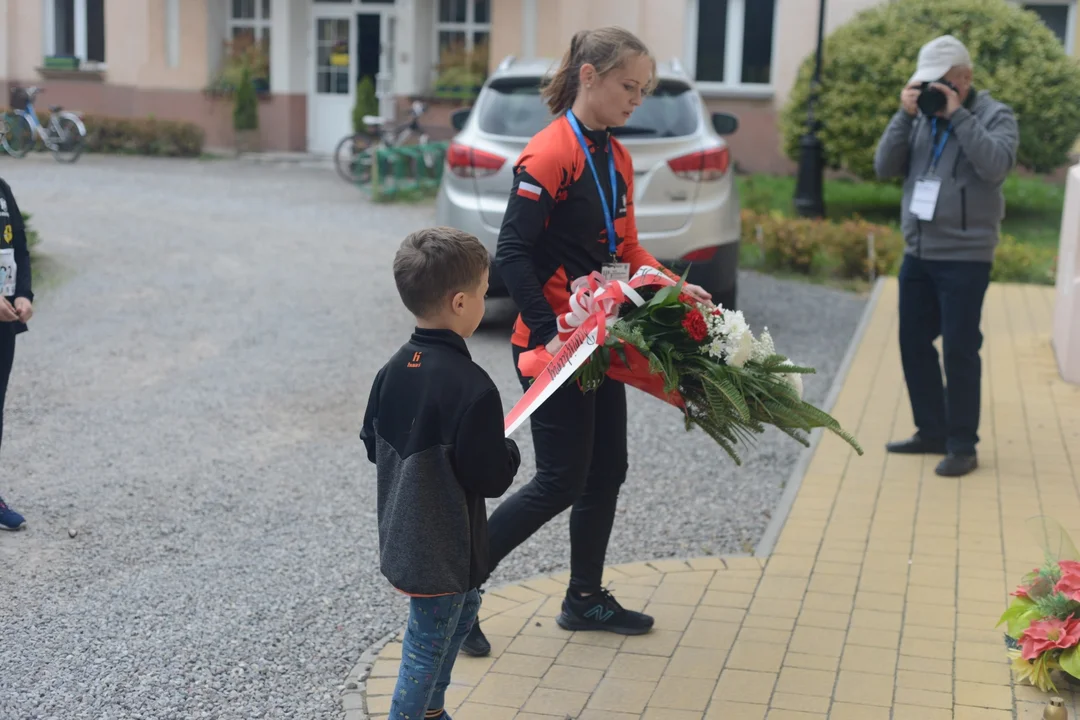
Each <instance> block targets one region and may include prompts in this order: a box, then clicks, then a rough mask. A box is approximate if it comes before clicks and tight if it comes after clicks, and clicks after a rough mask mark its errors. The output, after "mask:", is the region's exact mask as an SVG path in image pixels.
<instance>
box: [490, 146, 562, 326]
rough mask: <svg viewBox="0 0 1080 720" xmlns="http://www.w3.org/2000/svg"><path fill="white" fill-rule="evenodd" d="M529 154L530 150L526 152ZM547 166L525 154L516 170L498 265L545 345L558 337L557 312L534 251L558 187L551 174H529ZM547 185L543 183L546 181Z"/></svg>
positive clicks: (498, 250)
mask: <svg viewBox="0 0 1080 720" xmlns="http://www.w3.org/2000/svg"><path fill="white" fill-rule="evenodd" d="M526 153H528V150H526ZM534 161H535V162H536V164H537V165H542V164H548V163H544V162H543V160H542V159H541V158H539V157H537V156H535V155H533V156H529V157H527V156H526V155H524V154H523V155H522V158H521V159H520V160H519V162H518V165H517V167H516V168H515V175H514V185H513V187H512V188H511V190H510V202H509V203H508V204H507V206H506V214H505V215H504V216H503V223H502V229H501V231H500V232H499V244H498V248H497V250H496V252H495V264H496V265H497V266H498V268H499V273H500V274H501V275H502V278H503V281H504V282H505V283H506V287H507V289H508V290H509V292H510V296H511V297H512V298H513V299H514V302H515V303H516V304H517V306H518V308H519V309H520V310H521V318H522V320H524V321H525V324H526V325H527V326H528V327H529V329H530V330H531V331H532V338H533V341H534V343H533V344H534V345H546V344H547V343H548V342H549V341H550V340H551V339H552V338H554V337H555V335H556V334H557V329H556V328H557V326H556V322H555V311H554V310H552V308H551V303H550V302H548V300H547V298H546V297H545V296H544V291H543V287H542V285H541V284H540V278H539V276H538V273H537V269H536V264H535V259H534V258H535V252H536V250H535V248H536V244H537V242H538V241H539V240H540V238H541V236H543V234H544V231H545V229H546V228H547V223H548V218H549V216H550V215H551V210H552V208H554V207H555V193H556V192H557V190H558V186H557V185H555V186H554V187H551V186H550V185H551V181H550V178H551V177H552V176H553V173H551V172H537V173H536V175H533V174H532V173H531V172H529V166H530V165H531V164H533V162H534ZM545 178H546V179H547V180H548V181H547V182H544V179H545Z"/></svg>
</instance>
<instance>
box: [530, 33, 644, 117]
mask: <svg viewBox="0 0 1080 720" xmlns="http://www.w3.org/2000/svg"><path fill="white" fill-rule="evenodd" d="M628 55H647V56H649V57H650V58H651V57H652V56H651V55H650V53H649V49H648V48H647V47H645V43H643V42H641V40H639V39H638V38H637V37H636V36H635V35H634V34H633V33H631V32H630V31H629V30H624V29H622V28H620V27H604V28H599V29H597V30H580V31H578V32H577V33H575V34H574V37H573V38H572V39H571V40H570V48H569V49H568V50H567V51H566V53H565V54H564V55H563V58H562V62H561V63H560V64H559V69H558V70H556V71H555V74H554V75H552V76H551V78H550V79H548V80H547V81H546V82H545V83H544V85H543V88H542V89H541V96H542V97H543V98H544V101H545V102H546V103H547V106H548V108H549V109H550V110H551V114H552V115H559V114H562V113H564V112H566V111H567V110H569V109H570V108H571V107H572V106H573V104H574V100H575V99H577V95H578V91H579V90H580V89H581V67H582V66H583V65H592V66H593V67H595V68H596V72H597V74H598V75H600V76H601V77H603V76H604V75H607V74H608V73H609V72H611V71H612V70H614V69H615V68H617V67H620V66H621V65H622V64H623V62H624V61H625V59H626V57H627V56H628ZM655 65H656V63H655V61H653V66H654V68H655ZM654 75H655V72H654ZM654 82H655V81H654Z"/></svg>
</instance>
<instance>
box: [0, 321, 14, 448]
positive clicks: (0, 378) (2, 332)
mask: <svg viewBox="0 0 1080 720" xmlns="http://www.w3.org/2000/svg"><path fill="white" fill-rule="evenodd" d="M4 325H5V326H8V327H4V326H0V445H2V444H3V440H4V398H5V397H6V396H7V386H8V378H9V377H11V364H12V362H13V361H14V360H15V328H13V327H10V326H9V325H10V324H9V323H4Z"/></svg>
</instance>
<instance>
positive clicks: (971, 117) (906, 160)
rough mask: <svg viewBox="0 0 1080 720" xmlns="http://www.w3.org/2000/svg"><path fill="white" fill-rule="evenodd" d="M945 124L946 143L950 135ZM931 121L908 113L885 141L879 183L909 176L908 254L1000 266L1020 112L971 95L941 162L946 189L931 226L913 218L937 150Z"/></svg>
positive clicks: (878, 160) (877, 163) (904, 211)
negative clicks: (997, 251)
mask: <svg viewBox="0 0 1080 720" xmlns="http://www.w3.org/2000/svg"><path fill="white" fill-rule="evenodd" d="M944 123H945V121H944V120H939V121H938V138H939V139H940V138H941V133H942V132H943V130H944V127H942V126H943V124H944ZM931 136H932V129H931V122H930V119H929V118H927V117H924V116H923V115H922V114H919V115H918V116H916V117H912V116H910V115H908V114H907V113H906V112H904V111H903V110H900V111H898V112H897V113H896V115H894V116H893V118H892V120H891V121H890V122H889V126H888V127H887V128H885V133H884V135H882V137H881V141H880V142H879V143H878V147H877V152H876V154H875V155H874V171H875V172H876V173H877V175H878V177H879V178H882V179H885V178H890V177H903V178H904V200H903V204H902V206H901V208H900V227H901V229H902V230H903V233H904V240H905V241H906V242H907V252H908V253H910V254H912V255H915V256H917V257H919V258H922V259H924V260H969V261H971V260H974V261H982V262H992V261H993V259H994V248H996V247H997V244H998V237H999V233H1000V229H1001V219H1002V218H1003V217H1005V196H1004V194H1003V193H1002V191H1001V187H1002V184H1003V183H1004V182H1005V178H1006V177H1007V176H1008V174H1009V172H1010V171H1011V170H1012V169H1013V167H1014V166H1015V165H1016V150H1017V146H1018V145H1019V143H1020V134H1019V130H1018V129H1017V126H1016V118H1015V117H1014V116H1013V112H1012V110H1011V109H1010V108H1009V107H1008V106H1007V105H1004V104H1003V103H1000V102H998V101H997V100H994V99H993V98H992V97H990V93H988V92H986V91H985V90H984V91H982V92H979V93H977V94H973V95H971V96H969V98H968V102H967V103H965V106H964V107H962V108H960V109H959V110H957V111H956V112H955V113H954V114H953V116H952V132H951V134H950V135H949V139H948V141H947V142H946V144H945V149H944V151H943V152H942V154H941V159H940V160H939V162H938V166H937V172H936V175H937V176H938V177H939V178H940V179H941V190H940V193H939V195H938V199H937V206H936V208H935V211H934V219H933V220H931V221H929V222H924V221H921V220H919V219H918V218H917V217H915V215H913V214H912V213H911V210H910V207H911V196H912V192H913V190H914V188H915V182H916V181H917V180H919V179H920V178H922V177H924V176H925V174H926V173H927V171H928V170H929V167H930V160H931V157H932V156H933V152H934V147H933V145H934V142H933V138H932V137H931Z"/></svg>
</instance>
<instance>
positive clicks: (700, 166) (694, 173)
mask: <svg viewBox="0 0 1080 720" xmlns="http://www.w3.org/2000/svg"><path fill="white" fill-rule="evenodd" d="M730 163H731V153H730V152H729V151H728V149H727V148H726V147H719V148H710V149H709V150H703V151H700V152H695V153H690V154H689V155H683V156H681V157H677V158H673V159H671V160H668V167H670V168H671V171H672V172H673V173H675V176H676V177H680V178H682V179H683V180H693V181H695V182H702V181H704V182H709V181H712V180H719V179H720V178H722V177H724V173H726V172H727V170H728V165H730Z"/></svg>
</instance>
